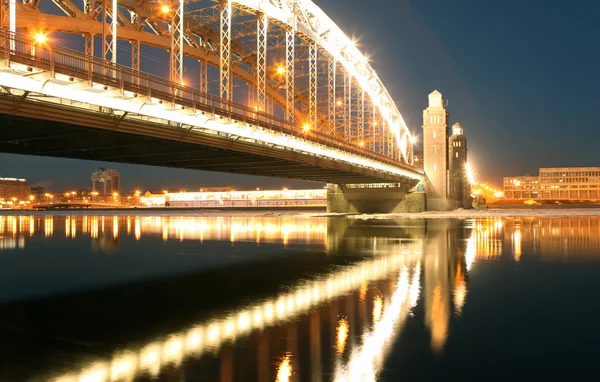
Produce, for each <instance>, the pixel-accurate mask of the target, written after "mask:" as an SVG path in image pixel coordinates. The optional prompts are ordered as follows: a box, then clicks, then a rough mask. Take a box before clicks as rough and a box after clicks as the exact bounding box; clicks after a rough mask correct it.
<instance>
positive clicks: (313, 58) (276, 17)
mask: <svg viewBox="0 0 600 382" xmlns="http://www.w3.org/2000/svg"><path fill="white" fill-rule="evenodd" d="M1 9H2V15H1V17H0V18H1V20H2V27H3V28H7V29H8V30H9V32H5V39H4V40H6V41H7V42H6V43H5V44H4V45H5V46H6V47H5V49H4V56H5V63H6V66H7V67H8V68H10V70H11V71H12V72H14V71H15V70H16V71H19V70H21V71H25V74H24V75H23V74H22V73H21V76H28V77H31V78H38V77H39V78H42V79H43V82H40V86H39V87H33V88H27V89H26V88H24V87H21V89H20V90H21V91H22V92H21V93H19V92H16V93H15V92H14V91H13V92H12V94H19V95H22V96H23V98H27V97H31V95H32V94H42V93H44V92H45V90H46V89H47V88H48V87H52V88H53V89H56V88H57V87H58V85H57V84H56V83H57V82H59V81H61V80H62V82H67V83H68V82H69V81H70V82H75V83H77V84H79V85H77V86H76V87H77V88H81V84H80V83H81V82H84V83H87V86H88V88H89V89H88V90H90V89H91V90H95V91H96V93H98V92H99V93H103V92H104V93H106V94H108V95H109V96H111V95H112V97H113V98H116V99H118V102H117V101H115V102H117V103H120V104H119V107H114V106H115V102H112V103H109V104H108V106H109V107H110V108H111V110H120V111H121V112H122V113H121V114H119V115H118V116H119V117H120V118H122V119H126V118H129V116H128V114H130V115H132V114H134V111H135V110H131V107H130V108H129V109H128V108H127V107H125V106H123V105H121V104H122V103H123V102H122V101H124V100H129V101H131V102H133V103H136V104H138V105H139V107H138V108H139V110H142V109H144V108H145V107H146V106H148V105H149V104H161V105H162V104H163V103H164V102H165V101H167V102H166V103H168V104H170V105H171V107H170V108H169V111H173V112H175V111H176V112H179V113H180V114H186V116H185V117H186V118H183V117H182V119H179V120H178V119H177V118H172V113H171V115H170V116H169V118H165V115H164V113H163V115H160V116H157V115H154V116H153V117H155V118H160V117H162V119H169V120H170V121H174V122H178V123H179V124H180V125H181V126H184V125H185V122H186V121H188V122H189V118H188V117H189V113H190V111H189V110H190V109H191V110H193V114H194V117H195V118H197V119H198V120H199V121H200V122H201V123H200V125H202V126H204V127H206V126H207V125H208V124H209V122H210V121H211V120H214V119H217V117H218V119H220V120H222V119H223V116H225V117H226V118H228V121H229V122H230V124H231V123H233V124H238V125H239V122H240V121H242V122H246V125H248V126H250V127H256V126H258V127H261V131H262V127H265V126H266V127H267V128H269V129H275V130H278V131H279V133H280V134H283V135H287V136H288V137H289V136H293V137H292V138H295V136H298V137H301V138H302V140H303V141H310V142H313V143H314V142H317V143H318V144H319V145H326V146H328V147H330V148H331V147H335V149H336V150H337V151H341V152H344V153H346V154H348V153H349V154H351V155H353V156H359V157H361V158H363V159H365V160H367V161H368V162H369V163H370V162H377V163H378V166H374V168H376V169H379V170H380V171H386V172H391V173H395V174H396V175H398V176H400V175H401V176H403V177H406V178H409V179H412V180H421V179H422V177H423V173H422V172H421V171H419V170H416V169H415V168H414V167H413V143H414V139H413V137H412V136H411V134H410V131H409V129H408V127H407V126H406V123H405V122H404V119H403V118H402V115H401V113H400V112H399V111H398V109H397V107H396V105H395V104H394V102H393V100H392V98H391V97H390V95H389V94H388V92H387V90H386V89H385V87H384V85H383V84H382V82H381V81H380V79H379V78H378V76H377V74H376V73H375V71H374V70H373V68H371V66H370V65H369V62H368V59H367V57H366V56H365V55H363V54H362V53H361V52H360V51H359V50H358V49H357V47H356V46H355V43H354V41H353V39H351V38H349V37H348V36H346V35H345V34H344V33H343V32H342V31H341V29H340V28H339V27H338V26H337V25H336V24H335V23H334V22H333V21H332V20H331V19H330V18H329V17H328V16H327V15H326V14H325V13H324V12H323V11H322V10H321V9H320V8H319V7H318V6H316V5H315V4H314V3H313V2H312V1H310V0H239V1H232V0H222V1H213V0H173V1H170V0H167V1H157V0H118V1H111V0H103V1H93V0H83V1H82V2H74V1H72V0H53V1H50V0H23V3H17V2H16V0H8V1H4V6H3V7H1ZM58 34H61V35H62V34H71V35H75V36H78V37H73V38H72V39H79V40H82V41H81V43H82V46H83V54H82V55H76V54H74V53H72V52H70V51H68V50H66V49H61V48H60V47H59V46H56V45H55V44H53V42H54V41H53V38H52V36H54V35H58ZM46 38H48V40H46ZM143 46H149V47H153V48H155V49H156V48H158V49H163V50H165V51H167V52H168V54H169V63H168V69H169V81H165V80H164V79H162V81H159V80H158V79H157V78H153V77H152V76H148V75H145V74H144V70H145V68H144V65H146V64H145V62H144V61H145V60H151V59H152V56H151V54H149V53H144V52H143V51H142V47H143ZM144 49H146V48H144ZM24 53H29V55H30V57H28V58H23V54H24ZM86 57H87V58H86ZM11 60H12V62H13V64H11ZM98 60H101V62H99V61H98ZM194 61H195V62H194ZM190 62H191V63H192V64H193V65H191V64H190ZM14 63H18V65H21V66H20V67H19V66H18V65H17V66H15V64H14ZM123 63H127V65H126V66H127V67H126V68H125V67H124V66H123V65H120V64H123ZM184 63H185V64H186V65H185V66H184ZM65 67H66V68H65ZM190 67H193V70H198V75H197V76H196V75H195V74H194V76H193V77H194V78H198V80H197V81H194V83H188V81H184V69H185V70H186V73H188V72H189V70H190V69H189V68H190ZM43 73H44V74H45V75H42V74H43ZM48 73H49V74H50V78H48V76H47V75H48ZM36 76H38V77H36ZM61 76H62V77H65V78H62V79H61V78H60V77H61ZM186 79H187V77H186ZM217 79H218V81H215V80H217ZM14 82H15V81H14V80H13V81H12V82H11V81H10V80H9V81H8V82H6V81H5V82H3V81H1V80H0V85H3V87H4V89H5V90H7V89H9V90H8V92H9V93H11V91H10V89H19V86H15V83H14ZM48 82H50V83H51V86H48ZM184 82H186V83H184ZM215 82H218V85H217V86H215ZM234 83H235V86H234ZM67 85H68V84H67ZM61 86H62V85H61ZM42 90H43V91H42ZM55 93H56V92H55ZM55 93H53V94H45V93H44V95H46V96H48V95H50V96H51V97H57V96H59V98H61V97H62V98H69V97H68V96H66V97H65V96H63V95H57V94H55ZM63 93H64V92H63ZM61 94H62V93H61ZM106 94H105V95H106ZM95 95H97V94H95ZM83 98H84V99H81V100H80V99H70V101H71V103H72V102H73V101H85V102H87V98H88V97H87V96H85V97H83ZM133 98H136V99H135V100H133V101H132V99H133ZM60 103H61V104H62V105H64V102H60ZM95 105H100V106H102V105H104V106H106V103H104V104H103V103H102V102H100V101H98V102H96V103H95ZM207 105H210V107H208V108H207V107H206V106H207ZM203 106H205V107H204V109H203ZM161 107H162V108H163V109H164V106H161ZM215 107H216V108H217V109H218V110H217V112H215ZM184 109H187V110H184ZM197 111H201V113H202V116H200V115H198V114H197ZM123 113H124V114H123ZM117 114H118V113H117ZM205 114H206V115H205ZM267 119H268V122H269V123H266V122H265V120H267ZM248 121H250V123H248ZM252 122H255V123H254V125H253V124H252ZM213 124H214V123H213ZM194 125H196V126H198V124H194V123H190V124H189V126H190V130H192V129H193V127H194ZM185 126H187V125H185ZM229 132H230V131H229ZM304 151H305V152H306V151H307V150H304ZM313 151H314V150H313ZM308 152H310V150H308ZM313 154H315V153H313ZM329 157H331V158H333V159H335V160H339V159H340V158H336V157H335V156H333V157H332V156H331V155H329ZM350 162H352V161H350ZM355 164H358V165H361V166H362V165H363V163H362V162H356V163H355ZM381 164H383V167H381ZM367 167H368V166H367ZM372 167H373V166H372ZM394 169H395V170H398V169H399V170H398V171H394ZM372 178H373V177H372ZM375 178H377V177H375ZM380 178H381V177H380ZM384 178H385V177H384ZM371 180H372V179H371ZM390 180H391V178H390Z"/></svg>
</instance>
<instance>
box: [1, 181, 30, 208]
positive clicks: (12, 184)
mask: <svg viewBox="0 0 600 382" xmlns="http://www.w3.org/2000/svg"><path fill="white" fill-rule="evenodd" d="M30 193H31V188H30V187H29V185H28V184H27V180H25V179H17V178H0V200H2V201H4V202H6V203H8V202H17V203H18V202H19V201H26V200H29V194H30Z"/></svg>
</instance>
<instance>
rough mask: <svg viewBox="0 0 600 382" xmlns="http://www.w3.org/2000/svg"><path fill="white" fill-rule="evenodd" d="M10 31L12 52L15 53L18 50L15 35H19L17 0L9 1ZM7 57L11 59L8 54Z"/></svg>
mask: <svg viewBox="0 0 600 382" xmlns="http://www.w3.org/2000/svg"><path fill="white" fill-rule="evenodd" d="M2 7H3V8H4V1H2ZM3 21H4V20H3ZM8 30H9V31H10V33H11V36H9V39H10V50H11V51H14V50H15V48H16V46H15V39H14V34H15V33H17V0H9V1H8ZM7 56H8V57H10V55H9V54H8V53H7Z"/></svg>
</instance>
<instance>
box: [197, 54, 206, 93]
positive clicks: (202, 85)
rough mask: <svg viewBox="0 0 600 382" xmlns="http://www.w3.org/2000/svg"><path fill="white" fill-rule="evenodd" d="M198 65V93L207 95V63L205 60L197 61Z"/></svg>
mask: <svg viewBox="0 0 600 382" xmlns="http://www.w3.org/2000/svg"><path fill="white" fill-rule="evenodd" d="M198 63H199V64H200V91H201V92H202V93H208V63H207V62H206V60H199V61H198Z"/></svg>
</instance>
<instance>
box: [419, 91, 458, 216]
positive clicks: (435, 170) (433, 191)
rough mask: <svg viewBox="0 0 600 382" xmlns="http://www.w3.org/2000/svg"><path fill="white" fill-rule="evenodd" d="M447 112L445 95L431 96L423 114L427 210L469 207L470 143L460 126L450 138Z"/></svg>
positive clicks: (455, 127)
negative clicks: (468, 149) (468, 146)
mask: <svg viewBox="0 0 600 382" xmlns="http://www.w3.org/2000/svg"><path fill="white" fill-rule="evenodd" d="M448 119H449V118H448V111H447V110H446V109H445V108H444V99H443V98H442V93H440V92H439V91H437V90H435V91H433V92H432V93H431V94H429V106H428V107H427V109H425V110H424V111H423V169H424V170H425V174H427V183H426V191H427V209H428V210H448V209H454V208H457V207H463V208H468V207H470V205H469V204H470V202H469V201H470V199H469V197H470V191H469V188H468V182H467V172H466V164H467V139H466V138H465V136H464V131H463V128H462V126H461V125H460V124H459V123H457V124H455V125H454V126H453V127H452V135H451V136H450V137H448Z"/></svg>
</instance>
